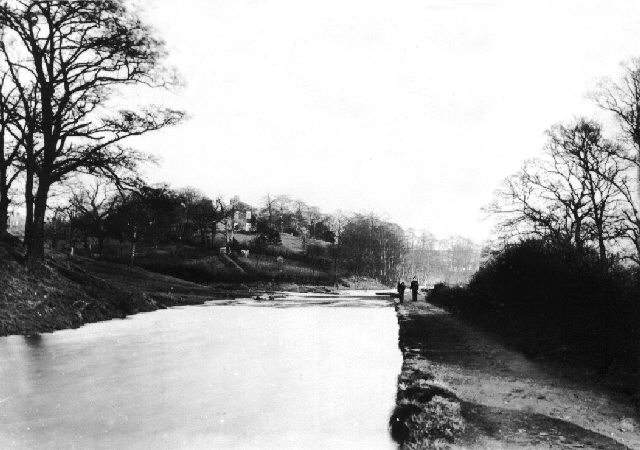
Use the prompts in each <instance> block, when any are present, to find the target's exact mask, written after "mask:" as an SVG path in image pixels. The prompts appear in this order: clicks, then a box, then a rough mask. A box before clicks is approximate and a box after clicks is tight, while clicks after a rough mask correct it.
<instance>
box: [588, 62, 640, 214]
mask: <svg viewBox="0 0 640 450" xmlns="http://www.w3.org/2000/svg"><path fill="white" fill-rule="evenodd" d="M621 65H622V75H621V76H620V77H619V79H618V80H615V81H614V80H611V79H609V80H606V81H604V82H603V83H601V84H600V86H599V88H598V89H597V91H596V92H595V93H593V94H592V97H593V98H594V100H595V101H596V103H597V104H598V105H599V106H600V107H601V108H603V109H605V110H607V111H610V112H612V113H613V114H614V116H615V117H616V119H617V120H618V123H619V124H620V127H621V128H622V131H623V132H624V136H625V138H626V140H627V141H628V142H629V143H631V145H632V146H633V148H634V151H633V152H631V153H629V154H627V155H626V159H627V160H628V161H629V162H631V163H632V164H633V165H634V166H635V169H636V177H637V178H636V183H637V184H636V201H637V202H638V203H640V58H633V59H631V60H629V61H626V62H624V63H622V64H621Z"/></svg>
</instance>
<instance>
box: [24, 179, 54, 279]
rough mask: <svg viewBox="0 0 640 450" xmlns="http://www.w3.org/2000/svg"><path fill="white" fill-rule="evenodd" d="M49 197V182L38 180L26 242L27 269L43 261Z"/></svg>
mask: <svg viewBox="0 0 640 450" xmlns="http://www.w3.org/2000/svg"><path fill="white" fill-rule="evenodd" d="M48 197H49V180H47V179H45V178H40V180H39V183H38V191H37V194H36V197H35V202H34V205H33V206H34V208H33V224H32V226H31V227H30V228H31V229H30V231H29V233H30V234H29V241H28V242H27V258H26V263H27V266H28V267H34V266H37V265H39V264H41V263H42V262H43V261H44V222H45V217H46V213H47V199H48Z"/></svg>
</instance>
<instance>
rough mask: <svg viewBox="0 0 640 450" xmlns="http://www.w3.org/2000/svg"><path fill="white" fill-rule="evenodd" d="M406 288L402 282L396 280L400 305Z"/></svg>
mask: <svg viewBox="0 0 640 450" xmlns="http://www.w3.org/2000/svg"><path fill="white" fill-rule="evenodd" d="M406 287H407V286H406V285H405V284H404V281H402V280H398V299H399V300H400V303H402V302H403V301H404V290H405V289H406Z"/></svg>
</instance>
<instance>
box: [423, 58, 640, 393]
mask: <svg viewBox="0 0 640 450" xmlns="http://www.w3.org/2000/svg"><path fill="white" fill-rule="evenodd" d="M593 97H594V99H595V101H596V102H597V103H598V104H599V105H600V106H602V107H603V108H604V109H605V110H607V111H610V112H612V113H613V115H614V117H616V118H617V119H618V123H619V125H620V127H619V130H616V131H617V132H618V135H619V137H618V138H616V139H610V138H607V137H605V130H604V129H603V126H602V125H601V124H599V123H598V122H596V121H594V120H588V119H584V118H580V119H577V120H576V121H575V122H573V123H570V124H559V125H554V126H553V127H551V128H550V130H549V131H548V133H547V134H548V141H547V143H546V145H545V148H544V155H543V156H542V157H540V158H537V159H534V160H531V161H527V162H526V163H525V164H524V166H523V168H522V169H521V170H520V171H519V172H518V173H517V174H516V175H514V176H512V177H510V178H508V179H507V180H506V181H505V183H504V185H503V186H502V187H501V189H500V190H499V191H498V192H497V198H496V200H495V201H494V202H493V204H492V205H491V206H490V207H489V211H490V212H492V213H494V214H496V215H498V216H499V217H501V221H500V224H499V228H498V231H499V234H500V237H501V242H502V244H501V245H499V246H497V247H496V248H494V249H493V253H492V256H491V257H490V258H488V260H487V261H486V262H485V263H484V264H483V265H482V267H481V268H480V270H479V271H478V272H477V273H476V274H475V275H474V276H473V277H472V279H471V281H470V282H469V284H468V286H466V287H464V288H447V287H446V286H442V285H441V286H438V287H437V289H435V290H434V292H433V293H432V295H431V297H430V298H431V301H433V302H435V303H438V304H441V305H443V306H445V307H446V308H448V309H450V310H452V311H454V312H457V313H460V314H462V315H465V316H467V317H469V318H471V319H473V320H475V321H478V322H480V323H482V324H484V325H485V326H486V327H488V328H490V329H492V330H493V331H495V332H497V333H499V334H502V335H503V336H506V337H508V338H509V340H510V342H511V343H512V344H513V345H515V346H517V347H519V348H521V349H523V350H525V351H528V352H529V353H531V354H533V355H545V356H552V357H558V358H564V357H568V358H572V359H573V360H574V361H580V362H582V363H583V364H585V365H587V366H593V367H595V368H598V369H600V371H601V372H600V373H606V372H611V371H615V372H616V373H617V374H625V373H626V374H627V375H631V374H635V377H636V380H638V386H637V387H640V333H639V332H638V327H637V324H638V320H639V319H640V305H639V304H638V300H639V299H640V271H639V269H638V264H639V263H640V253H639V252H640V240H639V238H640V215H639V213H638V212H639V204H640V203H639V202H640V198H639V197H638V196H639V195H640V177H638V171H640V158H639V154H640V115H638V113H637V112H638V111H640V60H633V61H632V62H631V63H629V64H627V65H626V66H625V69H624V74H623V75H622V77H621V78H620V79H619V80H617V81H608V82H605V83H603V84H602V85H601V86H600V88H599V90H598V91H597V93H596V94H594V95H593ZM612 133H613V134H615V132H612ZM637 392H638V393H640V389H638V390H637Z"/></svg>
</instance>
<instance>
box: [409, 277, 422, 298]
mask: <svg viewBox="0 0 640 450" xmlns="http://www.w3.org/2000/svg"><path fill="white" fill-rule="evenodd" d="M418 289H420V284H419V283H418V277H413V280H411V299H412V300H413V301H414V302H417V301H418Z"/></svg>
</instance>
